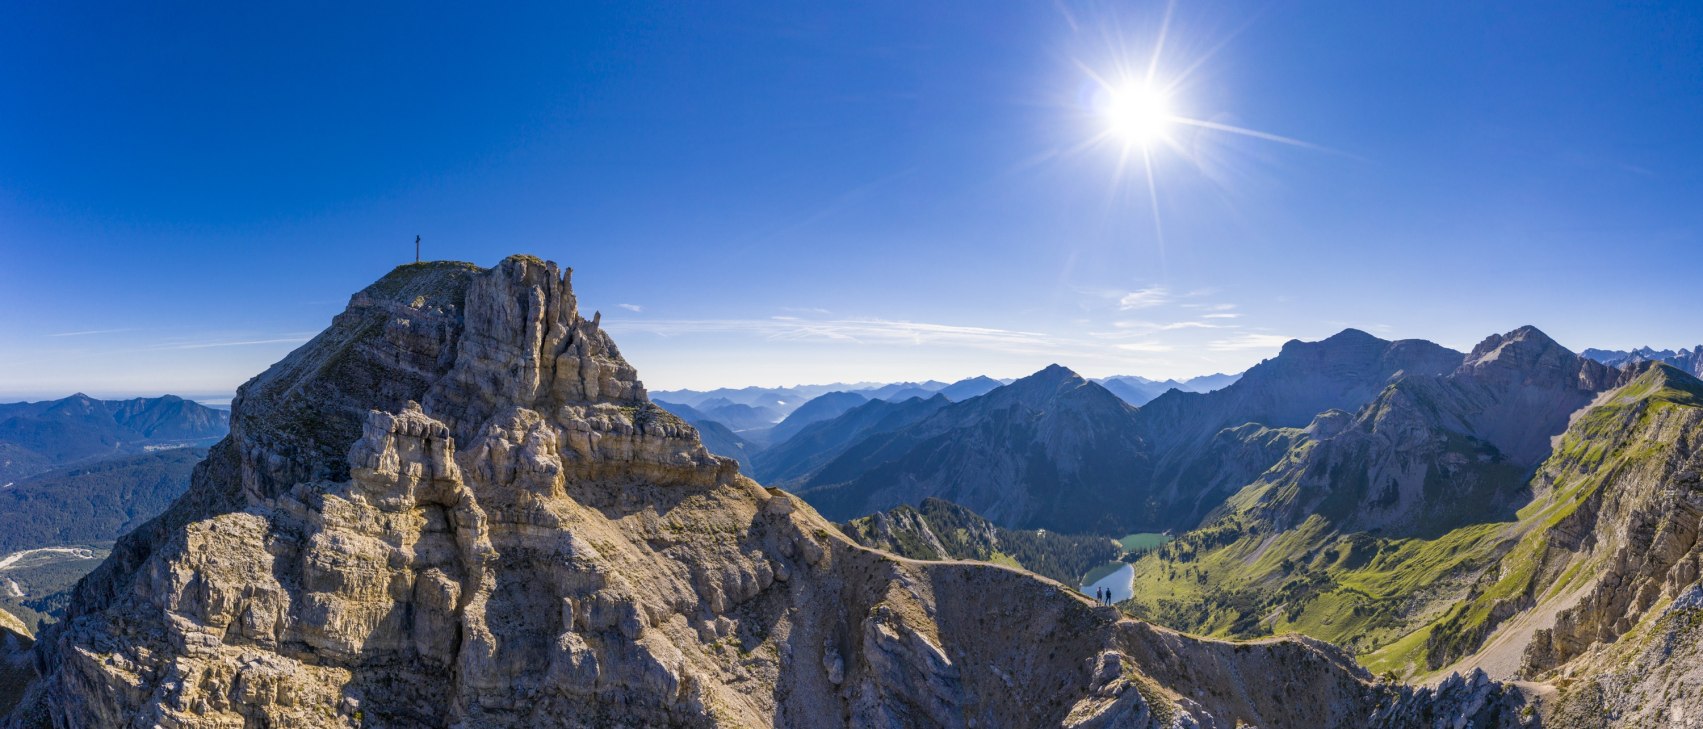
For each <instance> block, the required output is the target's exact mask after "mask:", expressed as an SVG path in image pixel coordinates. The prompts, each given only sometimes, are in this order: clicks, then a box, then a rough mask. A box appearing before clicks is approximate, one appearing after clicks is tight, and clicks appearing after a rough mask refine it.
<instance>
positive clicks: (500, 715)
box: [11, 257, 1520, 727]
mask: <svg viewBox="0 0 1703 729" xmlns="http://www.w3.org/2000/svg"><path fill="white" fill-rule="evenodd" d="M35 660H36V664H37V668H38V669H39V671H40V673H41V674H42V678H41V679H40V680H39V681H37V682H36V684H35V685H34V686H33V687H32V688H31V689H30V693H29V695H28V696H27V697H26V698H25V705H24V706H23V708H22V709H20V711H18V712H16V713H15V714H14V715H13V716H12V718H11V722H12V724H13V725H14V726H48V725H52V726H58V727H122V726H173V727H251V726H291V727H294V726H314V727H326V726H330V727H421V726H424V727H582V726H585V727H589V726H796V727H819V726H856V727H893V726H916V727H932V726H965V727H968V726H975V727H995V726H1080V727H1112V726H1117V727H1125V726H1137V727H1140V726H1203V727H1233V726H1238V725H1243V724H1251V725H1256V726H1266V727H1282V726H1391V727H1395V726H1404V727H1405V726H1417V725H1419V723H1417V722H1420V721H1422V718H1423V721H1430V720H1431V718H1434V717H1445V718H1446V719H1447V720H1449V721H1455V720H1459V721H1462V722H1471V723H1472V725H1474V726H1497V725H1510V726H1512V725H1517V724H1518V722H1519V720H1518V718H1517V717H1518V710H1519V708H1520V704H1519V699H1518V697H1517V695H1513V694H1510V693H1508V692H1506V691H1504V689H1503V688H1502V687H1501V686H1500V685H1498V684H1494V683H1490V682H1487V681H1483V680H1481V679H1475V680H1472V681H1456V682H1455V683H1453V684H1445V685H1444V686H1442V687H1441V688H1439V689H1437V690H1435V691H1429V690H1428V691H1414V690H1412V689H1408V688H1405V687H1400V686H1396V685H1391V684H1386V683H1380V682H1376V681H1374V680H1372V679H1371V677H1370V676H1368V675H1366V674H1365V673H1364V672H1363V671H1360V670H1359V669H1358V668H1357V667H1355V666H1354V664H1353V662H1352V661H1351V660H1350V659H1349V658H1348V657H1347V656H1346V655H1344V654H1342V653H1340V652H1339V651H1336V650H1334V649H1332V648H1330V647H1329V646H1325V645H1322V644H1317V643H1314V642H1310V641H1291V640H1281V641H1273V642H1266V643H1260V644H1249V645H1233V644H1228V643H1216V642H1210V641H1202V640H1198V639H1194V638H1189V637H1185V636H1182V635H1178V634H1175V633H1171V632H1168V631H1164V630H1160V629H1157V628H1154V627H1152V626H1149V625H1146V624H1143V623H1138V622H1134V621H1130V620H1127V619H1120V618H1119V616H1118V615H1117V614H1116V612H1115V611H1114V610H1112V609H1109V608H1095V607H1094V606H1093V605H1092V604H1091V601H1089V600H1087V599H1085V598H1084V597H1082V596H1081V595H1078V594H1076V593H1075V592H1073V591H1071V590H1068V589H1065V588H1063V587H1061V586H1059V585H1057V584H1055V583H1052V582H1050V581H1046V580H1043V579H1041V578H1037V577H1035V576H1033V575H1030V574H1028V573H1024V572H1019V571H1015V570H1009V569H1004V568H1000V567H996V566H991V565H980V564H961V563H919V562H912V561H908V560H901V559H897V558H895V557H893V556H891V555H888V554H885V553H882V552H876V551H871V550H868V549H864V548H861V547H857V546H855V545H854V544H852V543H851V542H849V541H847V540H846V539H845V538H844V537H843V536H841V535H840V534H839V533H838V532H837V531H836V530H835V529H834V527H833V526H832V525H831V524H829V523H828V522H826V521H825V520H823V519H822V518H821V517H819V516H818V515H817V514H816V513H815V512H814V511H812V510H810V509H809V508H808V507H807V506H805V505H803V504H802V502H799V501H797V500H795V499H794V498H792V497H791V496H789V495H787V494H785V493H782V492H778V491H771V490H766V489H763V488H762V487H760V486H758V485H757V484H755V483H754V482H752V481H750V480H749V479H746V478H745V477H743V476H741V475H739V473H738V470H737V468H736V466H735V465H734V463H733V462H732V461H729V460H726V459H721V458H717V457H715V456H712V455H711V454H710V453H708V452H707V451H706V450H705V449H704V447H703V446H702V445H701V444H700V443H699V441H698V438H697V434H696V432H695V431H694V430H693V429H692V428H691V427H690V426H688V425H686V424H685V423H684V422H682V421H680V420H679V419H677V418H675V417H674V416H672V415H669V414H668V413H666V412H664V411H662V410H660V409H658V408H656V407H655V406H653V405H652V404H651V403H650V402H649V401H648V399H647V398H646V395H645V390H644V387H643V385H642V384H641V383H640V382H639V381H638V379H637V377H636V373H635V372H634V370H633V368H632V367H631V366H630V365H628V364H627V363H626V361H625V360H624V359H622V357H621V355H620V353H619V351H618V350H617V349H616V347H615V345H614V343H613V342H612V341H611V340H610V339H609V337H608V336H607V335H606V334H605V333H604V332H603V331H602V330H601V329H600V328H599V327H598V323H597V317H595V316H593V317H592V318H591V319H590V320H587V319H585V318H584V317H582V316H580V314H579V311H578V306H577V302H576V301H575V299H574V296H573V291H572V289H571V287H570V284H569V279H568V277H567V276H566V275H564V273H563V272H562V271H560V270H559V269H558V268H557V267H556V266H555V265H554V264H550V263H546V262H543V261H540V260H538V259H534V258H530V257H512V258H509V259H507V260H505V261H503V262H502V263H500V264H499V265H498V266H496V267H495V268H493V269H490V270H482V269H479V268H476V267H473V266H470V265H466V264H450V263H431V264H416V265H411V266H404V267H401V268H399V269H397V270H396V271H395V272H393V273H392V274H390V275H389V276H386V277H385V278H384V279H382V280H380V281H379V282H377V283H375V284H374V285H373V286H371V287H368V288H367V289H366V290H364V291H362V292H361V293H359V294H357V295H356V296H355V297H354V298H353V299H352V300H351V302H350V306H349V308H348V310H347V311H345V312H344V313H343V314H341V315H339V316H338V317H337V318H336V319H335V320H334V321H333V323H332V325H331V326H330V327H329V328H328V329H327V330H326V331H325V332H324V333H322V334H321V335H319V336H318V337H316V338H315V339H314V340H313V341H312V342H309V343H308V344H307V345H305V346H303V347H302V348H301V349H299V350H297V351H296V352H294V353H292V354H291V355H289V356H288V357H286V358H285V359H284V360H283V361H281V362H279V363H278V364H276V365H274V366H273V367H272V368H270V369H268V370H267V371H266V372H265V373H263V374H261V375H260V376H258V377H256V378H255V379H253V380H251V381H250V382H249V383H247V384H246V385H244V387H243V388H242V390H241V391H240V393H239V396H238V398H237V400H236V402H235V404H234V406H233V426H232V432H231V435H230V436H229V438H227V439H226V440H225V441H224V442H222V443H221V444H220V445H219V446H217V447H216V448H214V450H213V452H212V453H211V455H210V456H209V458H208V460H207V461H206V462H205V463H203V464H202V465H201V466H200V467H198V469H197V472H196V476H195V479H194V483H193V485H192V487H191V489H190V492H189V493H188V494H186V495H185V496H184V497H183V499H182V500H180V501H179V502H178V503H176V504H175V505H174V506H173V507H172V509H171V510H170V511H168V513H166V514H165V515H163V516H161V517H160V518H159V519H157V520H155V521H154V522H151V523H150V524H148V525H147V526H145V527H144V528H142V529H140V530H138V531H137V532H136V533H134V534H132V535H130V536H128V537H126V538H125V539H124V540H123V541H122V542H121V543H120V545H119V546H118V548H117V549H116V550H115V551H114V554H113V557H112V558H111V559H109V560H108V562H107V563H106V564H104V565H103V566H102V567H101V568H100V569H99V570H97V572H96V573H95V574H93V575H92V576H91V577H90V578H89V579H88V580H85V581H84V583H82V585H80V587H79V589H78V591H77V595H76V597H75V599H74V602H73V604H72V605H71V607H70V609H69V610H68V613H67V619H66V621H65V622H63V623H61V624H59V625H58V626H56V627H54V628H53V629H52V630H51V631H49V632H48V633H47V634H46V635H44V636H43V637H42V641H41V643H40V644H38V647H37V652H36V656H35ZM1297 697H1306V698H1305V700H1297Z"/></svg>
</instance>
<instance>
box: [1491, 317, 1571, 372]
mask: <svg viewBox="0 0 1703 729" xmlns="http://www.w3.org/2000/svg"><path fill="white" fill-rule="evenodd" d="M1546 358H1548V359H1565V360H1572V359H1577V358H1578V356H1577V355H1575V354H1573V352H1572V350H1569V349H1567V348H1566V347H1563V346H1561V345H1560V344H1558V343H1557V342H1556V341H1555V340H1554V339H1551V338H1549V335H1548V334H1544V333H1543V331H1542V330H1540V329H1538V328H1537V327H1534V326H1532V325H1530V324H1527V325H1525V326H1523V327H1520V328H1518V329H1515V330H1513V331H1511V332H1508V333H1507V334H1492V335H1490V336H1488V337H1485V338H1484V341H1481V342H1479V343H1478V346H1476V347H1473V348H1472V352H1471V353H1470V354H1468V355H1467V358H1466V363H1465V364H1464V365H1462V366H1463V367H1480V366H1484V365H1488V364H1491V363H1499V364H1504V365H1507V364H1513V365H1515V366H1521V365H1525V366H1530V365H1533V364H1536V363H1537V362H1538V361H1539V360H1542V359H1546Z"/></svg>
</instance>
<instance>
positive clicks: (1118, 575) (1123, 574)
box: [1082, 563, 1135, 602]
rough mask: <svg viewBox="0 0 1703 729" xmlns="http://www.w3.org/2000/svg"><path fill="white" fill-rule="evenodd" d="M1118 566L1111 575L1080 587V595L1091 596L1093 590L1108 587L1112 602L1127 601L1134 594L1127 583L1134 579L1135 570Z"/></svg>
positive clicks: (1123, 565) (1124, 565)
mask: <svg viewBox="0 0 1703 729" xmlns="http://www.w3.org/2000/svg"><path fill="white" fill-rule="evenodd" d="M1119 564H1120V565H1121V566H1119V567H1118V568H1117V569H1116V570H1113V571H1112V573H1111V574H1109V575H1106V576H1105V577H1101V578H1100V579H1098V580H1095V581H1093V582H1089V583H1086V584H1084V585H1082V594H1084V595H1089V596H1092V595H1093V594H1094V590H1095V589H1097V588H1102V587H1109V588H1112V602H1119V601H1122V600H1128V599H1129V598H1130V596H1131V595H1132V594H1134V593H1133V592H1132V591H1131V590H1130V587H1129V583H1130V580H1132V579H1134V578H1135V568H1134V567H1131V566H1129V565H1127V564H1122V563H1119Z"/></svg>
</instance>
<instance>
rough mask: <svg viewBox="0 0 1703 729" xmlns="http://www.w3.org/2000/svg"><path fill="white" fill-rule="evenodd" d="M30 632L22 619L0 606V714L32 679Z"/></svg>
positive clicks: (32, 641) (15, 702)
mask: <svg viewBox="0 0 1703 729" xmlns="http://www.w3.org/2000/svg"><path fill="white" fill-rule="evenodd" d="M31 636H32V634H31V632H30V629H29V626H27V625H24V621H22V620H19V619H18V617H17V616H15V615H13V614H11V613H9V612H6V611H4V610H0V716H5V715H6V714H7V713H8V712H10V711H12V708H13V707H14V706H17V704H18V701H19V700H20V699H22V698H23V697H24V693H25V692H26V691H27V690H28V689H29V687H30V683H31V682H32V681H34V680H35V666H34V665H32V662H31V660H30V648H31V647H32V646H34V644H35V639H34V638H33V637H31Z"/></svg>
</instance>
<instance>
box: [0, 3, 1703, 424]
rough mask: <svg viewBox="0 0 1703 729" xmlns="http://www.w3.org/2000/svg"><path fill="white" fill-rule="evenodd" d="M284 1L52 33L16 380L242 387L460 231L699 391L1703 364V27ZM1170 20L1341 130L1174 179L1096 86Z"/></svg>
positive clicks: (6, 261) (6, 213)
mask: <svg viewBox="0 0 1703 729" xmlns="http://www.w3.org/2000/svg"><path fill="white" fill-rule="evenodd" d="M245 5H251V4H241V3H224V4H193V5H190V4H173V3H128V4H117V3H111V4H102V5H96V4H81V3H28V4H16V5H14V6H13V7H11V8H9V9H8V12H7V15H8V22H7V23H5V24H0V310H4V311H5V312H7V314H6V316H4V317H0V398H16V397H48V396H57V395H63V394H66V393H69V392H71V391H74V390H83V391H87V392H89V393H91V394H98V395H130V394H156V393H160V392H166V391H170V392H179V393H187V394H191V395H201V396H210V397H216V396H217V395H218V394H220V393H228V392H229V391H231V390H232V389H234V387H235V386H236V385H237V384H239V383H240V382H241V381H243V380H245V379H246V378H248V377H249V376H252V375H253V374H254V373H256V372H258V371H259V370H261V369H263V368H264V367H265V366H266V365H268V364H269V363H271V362H273V361H275V360H277V359H278V358H280V357H281V356H283V354H285V353H286V352H288V351H289V350H290V349H291V348H293V347H295V346H297V345H298V344H299V343H300V342H301V341H303V340H304V339H305V338H306V337H308V336H311V334H312V333H314V332H317V331H318V330H319V329H321V328H322V327H324V326H325V325H326V323H328V322H329V320H330V318H331V317H332V316H333V315H335V314H336V313H337V312H338V311H340V310H341V309H342V307H343V305H344V304H345V303H346V301H347V297H348V296H349V294H350V293H352V292H354V291H355V290H358V289H359V288H361V287H362V286H363V285H365V284H366V283H368V282H370V281H372V280H373V279H376V278H377V277H379V276H381V275H383V274H384V273H385V272H386V271H387V270H389V268H390V267H391V266H393V265H395V264H398V263H401V262H404V261H406V260H408V259H409V258H410V257H411V256H412V241H413V237H414V235H416V234H419V235H422V236H424V238H425V251H426V254H427V256H428V257H433V258H454V259H461V260H470V261H475V262H479V263H483V264H490V263H493V262H495V261H497V260H499V259H500V258H501V257H502V256H503V255H506V254H508V253H512V252H531V253H535V254H538V255H541V256H545V257H549V258H552V259H555V260H558V261H560V262H562V263H564V264H565V265H570V266H573V267H574V268H575V269H576V278H575V280H576V283H577V288H578V290H579V292H580V299H581V302H582V305H584V306H586V307H588V308H597V309H601V310H602V311H603V312H604V317H605V322H606V326H607V328H608V329H609V330H610V331H611V332H612V333H614V335H615V336H616V338H617V340H618V341H619V343H620V344H621V345H622V348H623V350H624V352H625V353H626V354H627V356H628V358H629V359H630V360H632V361H633V362H634V364H635V365H637V366H638V367H639V369H640V372H641V373H642V375H643V376H644V377H645V379H646V381H647V383H648V384H650V385H651V387H652V388H654V389H663V388H673V387H710V386H717V385H733V386H738V385H748V384H787V383H798V382H822V381H836V380H838V381H849V380H897V379H923V378H938V379H946V380H950V379H954V378H958V377H963V376H967V375H971V374H978V373H986V374H991V375H995V376H1016V375H1021V374H1025V373H1027V372H1030V371H1033V370H1035V369H1039V368H1040V367H1041V366H1044V365H1045V364H1047V363H1049V362H1054V361H1057V362H1061V363H1063V364H1066V365H1069V366H1072V367H1074V368H1076V369H1078V370H1079V371H1082V372H1084V373H1086V374H1090V375H1106V374H1113V373H1123V374H1142V375H1147V376H1153V377H1170V376H1187V375H1193V374H1201V373H1206V372H1211V371H1219V370H1224V371H1234V370H1239V369H1242V368H1244V367H1246V366H1248V365H1250V364H1253V363H1254V362H1257V361H1259V360H1260V359H1262V358H1264V357H1268V356H1271V355H1272V354H1273V353H1275V352H1276V350H1277V347H1278V345H1279V344H1280V343H1281V342H1282V341H1283V340H1285V339H1288V338H1291V337H1298V338H1304V339H1311V338H1319V337H1323V336H1327V335H1329V334H1330V333H1332V332H1334V331H1337V330H1339V329H1341V328H1343V327H1346V326H1355V327H1359V328H1362V329H1366V330H1367V331H1371V332H1373V333H1375V334H1379V335H1381V336H1386V337H1422V338H1427V339H1432V340H1435V341H1439V342H1441V343H1444V344H1447V345H1450V346H1454V347H1457V348H1467V347H1470V346H1472V344H1473V343H1475V342H1476V341H1477V340H1479V339H1480V338H1482V337H1483V336H1484V335H1486V334H1489V333H1491V332H1498V331H1507V330H1510V329H1513V328H1515V327H1517V326H1519V325H1522V324H1527V323H1531V324H1536V325H1538V326H1539V327H1541V328H1543V329H1544V330H1545V331H1547V332H1549V333H1550V334H1551V335H1553V336H1555V337H1556V338H1557V339H1559V340H1560V341H1561V342H1562V343H1564V344H1567V345H1569V346H1571V347H1573V348H1575V349H1579V348H1583V347H1588V346H1600V347H1629V346H1636V345H1642V344H1652V345H1656V346H1658V347H1662V346H1682V345H1683V346H1690V345H1694V344H1698V343H1700V342H1703V324H1699V320H1698V318H1697V317H1696V316H1694V313H1695V309H1696V304H1697V296H1696V291H1697V290H1698V285H1697V282H1696V278H1697V272H1698V271H1699V270H1700V268H1703V267H1700V265H1699V264H1700V263H1703V205H1700V204H1698V201H1699V200H1703V135H1700V134H1698V130H1699V129H1703V6H1699V5H1698V4H1696V3H1665V4H1664V3H1618V4H1610V3H1554V2H1512V3H1496V4H1495V5H1496V6H1497V7H1494V8H1492V7H1479V6H1480V5H1486V6H1487V5H1490V4H1481V3H1449V4H1439V3H1302V2H1262V3H1236V2H1229V3H1204V2H1202V3H1187V4H1183V5H1180V6H1178V7H1176V8H1175V9H1174V13H1173V14H1172V16H1171V21H1170V22H1169V24H1168V26H1167V25H1166V24H1165V23H1164V21H1163V18H1164V17H1165V15H1166V7H1167V6H1166V5H1165V4H1164V3H1142V2H1136V3H1120V4H1084V3H1056V4H1048V3H1044V2H1023V3H988V2H953V3H913V2H893V3H857V4H844V5H843V6H841V5H840V4H829V3H772V4H745V3H734V4H721V3H717V4H713V5H718V6H722V7H710V6H711V5H712V4H710V3H672V4H665V5H664V4H659V5H655V6H651V5H629V4H620V3H599V4H595V5H594V4H576V5H578V6H577V7H565V6H566V5H567V4H552V5H539V6H536V7H531V8H520V7H519V6H511V7H510V8H509V9H505V10H503V11H500V12H499V11H490V10H484V11H480V12H475V11H471V10H468V9H466V8H457V7H453V6H432V5H424V4H406V5H404V4H395V5H388V6H386V5H380V4H376V3H375V4H360V7H349V5H350V4H347V3H343V4H329V3H327V4H321V5H308V4H296V3H289V4H275V5H272V6H266V7H240V6H245ZM852 5H855V6H856V7H852ZM1445 5H1448V6H1452V7H1443V6H1445ZM286 6H287V7H286ZM1162 27H1168V32H1167V33H1166V34H1165V39H1166V40H1165V43H1164V45H1163V49H1162V52H1161V53H1160V54H1159V62H1158V63H1157V64H1156V66H1155V67H1156V69H1157V71H1156V75H1155V78H1156V79H1158V80H1159V81H1161V82H1163V83H1164V84H1165V85H1167V86H1170V85H1173V84H1174V85H1175V88H1174V91H1173V92H1172V95H1171V107H1172V109H1173V110H1174V112H1175V113H1176V114H1177V115H1178V116H1186V117H1188V118H1191V119H1197V120H1205V121H1208V122H1211V123H1213V124H1218V125H1231V126H1235V127H1238V128H1246V129H1252V130H1258V131H1260V132H1264V133H1269V134H1272V135H1277V136H1281V137H1284V138H1288V139H1293V140H1299V141H1302V142H1305V143H1306V144H1305V145H1296V144H1287V143H1282V142H1277V141H1270V140H1266V139H1258V138H1252V137H1247V136H1242V135H1236V134H1229V133H1224V132H1217V131H1213V130H1205V129H1201V128H1200V127H1196V126H1188V125H1174V126H1172V127H1171V128H1170V129H1169V131H1168V132H1167V134H1168V136H1170V137H1171V138H1172V140H1173V141H1174V143H1175V145H1174V146H1172V145H1171V144H1156V145H1155V146H1154V148H1153V149H1152V154H1151V157H1152V164H1153V185H1151V187H1150V186H1149V184H1148V181H1147V177H1146V175H1145V172H1144V171H1143V168H1142V166H1141V164H1140V163H1139V157H1140V155H1139V151H1137V152H1136V153H1135V155H1134V156H1133V157H1130V156H1128V155H1126V149H1125V147H1124V144H1123V142H1122V141H1120V140H1116V139H1111V140H1108V139H1101V140H1099V141H1098V142H1096V141H1095V139H1096V137H1101V136H1103V135H1104V133H1105V130H1106V128H1107V121H1106V119H1105V117H1104V115H1103V114H1102V113H1100V110H1099V109H1097V108H1096V107H1095V101H1094V100H1095V98H1096V89H1097V88H1098V87H1097V82H1096V81H1095V80H1094V79H1095V78H1096V77H1100V78H1116V77H1117V75H1118V73H1119V69H1131V68H1133V69H1145V67H1146V64H1147V63H1148V60H1149V59H1150V58H1151V57H1152V52H1153V50H1154V47H1155V41H1156V39H1157V38H1158V37H1159V35H1160V29H1161V28H1162ZM1185 70H1187V71H1188V73H1186V74H1185V73H1183V72H1184V71H1185ZM1132 159H1133V160H1134V162H1133V163H1131V160H1132ZM1156 217H1157V220H1156V219H1155V218H1156ZM1156 223H1157V224H1156Z"/></svg>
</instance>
